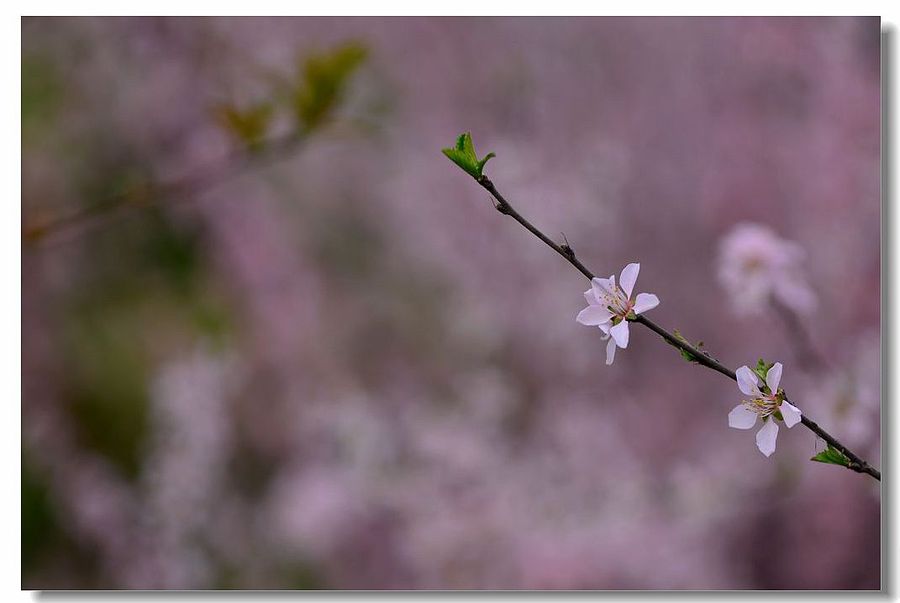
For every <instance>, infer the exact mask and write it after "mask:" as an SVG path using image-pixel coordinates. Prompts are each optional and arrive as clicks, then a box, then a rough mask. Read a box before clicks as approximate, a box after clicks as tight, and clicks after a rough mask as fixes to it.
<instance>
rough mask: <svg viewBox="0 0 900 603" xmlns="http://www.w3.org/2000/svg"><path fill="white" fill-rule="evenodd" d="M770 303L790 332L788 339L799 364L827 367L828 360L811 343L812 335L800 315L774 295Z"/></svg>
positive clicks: (815, 367) (808, 367) (811, 367)
mask: <svg viewBox="0 0 900 603" xmlns="http://www.w3.org/2000/svg"><path fill="white" fill-rule="evenodd" d="M771 303H772V306H773V307H774V308H775V311H776V312H777V313H778V316H779V317H780V318H781V321H782V322H783V323H784V326H785V328H787V330H788V332H789V333H790V334H789V336H788V341H789V342H790V343H791V345H792V346H793V347H794V354H795V355H796V356H797V360H798V361H799V362H800V365H801V366H803V367H805V368H807V369H817V368H825V367H827V366H828V362H827V361H826V360H825V358H824V357H823V356H822V354H820V353H819V351H818V350H817V349H816V346H815V344H813V340H812V336H811V335H810V333H809V331H807V329H806V327H805V326H804V325H803V321H802V320H801V319H800V316H798V315H797V313H796V312H795V311H794V310H792V309H791V308H789V307H788V306H786V305H785V304H784V303H782V302H781V301H779V300H778V299H777V298H775V297H774V296H773V297H772V300H771Z"/></svg>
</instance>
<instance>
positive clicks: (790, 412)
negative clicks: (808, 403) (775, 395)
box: [780, 400, 802, 429]
mask: <svg viewBox="0 0 900 603" xmlns="http://www.w3.org/2000/svg"><path fill="white" fill-rule="evenodd" d="M780 410H781V417H782V418H783V419H784V424H785V425H787V426H788V429H790V428H791V427H793V426H794V425H796V424H797V423H799V422H800V415H801V414H802V413H801V412H800V409H799V408H797V407H796V406H794V405H793V404H791V403H790V402H788V401H787V400H785V401H784V402H782V403H781V407H780Z"/></svg>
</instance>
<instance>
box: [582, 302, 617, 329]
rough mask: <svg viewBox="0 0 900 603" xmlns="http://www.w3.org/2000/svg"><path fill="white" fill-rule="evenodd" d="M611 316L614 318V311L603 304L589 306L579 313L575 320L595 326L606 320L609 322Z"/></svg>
mask: <svg viewBox="0 0 900 603" xmlns="http://www.w3.org/2000/svg"><path fill="white" fill-rule="evenodd" d="M610 318H612V312H610V311H609V310H607V309H606V308H604V307H603V306H588V307H587V308H585V309H584V310H582V311H581V312H579V313H578V316H576V317H575V320H576V321H577V322H578V323H580V324H583V325H587V326H589V327H595V326H597V325H601V324H603V323H605V322H609V319H610Z"/></svg>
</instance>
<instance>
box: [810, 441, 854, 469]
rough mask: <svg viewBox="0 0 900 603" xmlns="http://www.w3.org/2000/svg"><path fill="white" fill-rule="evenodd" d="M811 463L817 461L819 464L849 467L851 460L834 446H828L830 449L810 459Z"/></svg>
mask: <svg viewBox="0 0 900 603" xmlns="http://www.w3.org/2000/svg"><path fill="white" fill-rule="evenodd" d="M809 460H811V461H816V462H817V463H828V464H830V465H840V466H841V467H849V466H850V459H849V458H847V456H846V455H845V454H844V453H843V452H841V451H840V450H838V449H837V448H835V447H834V446H832V445H831V444H829V445H828V448H826V449H825V450H823V451H822V452H820V453H819V454H817V455H816V456H814V457H812V458H811V459H809Z"/></svg>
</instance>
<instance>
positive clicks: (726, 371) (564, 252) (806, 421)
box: [477, 176, 881, 481]
mask: <svg viewBox="0 0 900 603" xmlns="http://www.w3.org/2000/svg"><path fill="white" fill-rule="evenodd" d="M477 181H478V184H480V185H481V186H483V187H484V188H485V189H486V190H487V191H488V192H489V193H490V194H491V195H492V196H493V197H494V199H496V200H497V204H496V205H495V208H496V209H497V211H499V212H500V213H502V214H505V215H507V216H510V217H511V218H512V219H514V220H515V221H516V222H518V223H519V224H521V225H522V226H524V227H525V229H526V230H528V231H529V232H530V233H532V234H533V235H534V236H536V237H537V238H539V239H540V240H541V241H543V242H544V243H545V244H546V245H547V246H548V247H550V248H551V249H553V251H555V252H556V253H558V254H559V255H561V256H562V257H563V258H564V259H565V260H566V261H567V262H569V263H570V264H572V265H573V266H575V268H577V269H578V271H579V272H581V274H583V275H584V276H586V277H587V278H588V279H593V278H594V274H593V273H592V272H591V271H590V270H588V269H587V267H585V265H584V264H582V263H581V261H580V260H579V259H578V258H577V257H576V256H575V252H574V251H573V250H572V248H571V247H570V246H569V244H568V242H566V243H565V244H564V245H558V244H557V243H555V242H554V241H553V240H552V239H550V238H549V237H548V236H547V235H545V234H544V233H543V232H541V231H540V230H538V229H537V228H536V227H535V226H534V225H533V224H531V222H529V221H528V220H526V219H525V218H523V217H522V215H521V214H520V213H519V212H517V211H516V210H515V209H514V208H513V207H512V205H510V204H509V201H507V200H506V199H505V198H504V197H503V195H501V194H500V192H499V191H498V190H497V188H496V187H495V186H494V183H493V182H491V181H490V179H489V178H487V176H482V177H481V178H479V179H477ZM632 322H635V323H637V324H640V325H643V326H645V327H647V328H648V329H650V330H651V331H653V332H654V333H656V334H657V335H659V336H660V337H662V338H663V339H664V340H666V342H667V343H669V344H670V345H673V346H675V347H676V348H678V349H680V350H682V351H684V352H686V353H687V354H690V356H691V358H692V360H694V361H695V362H696V363H697V364H700V365H702V366H705V367H706V368H709V369H712V370H714V371H716V372H718V373H721V374H723V375H725V376H726V377H728V378H729V379H731V380H732V381H737V377H736V376H735V374H734V371H733V370H731V369H730V368H728V367H726V366H725V365H723V364H722V363H720V362H718V361H717V360H715V359H714V358H712V357H711V356H709V355H708V354H707V353H705V352H702V351H700V350H698V349H697V348H695V347H694V346H692V345H691V344H690V343H688V342H687V341H685V340H683V339H681V338H679V337H676V336H675V335H673V334H672V333H669V332H668V331H666V330H665V329H663V328H662V327H660V326H659V325H657V324H656V323H655V322H653V321H652V320H650V319H649V318H646V317H645V316H642V315H638V316H637V317H635V318H634V319H633V320H632ZM801 423H802V424H803V425H804V426H805V427H806V428H807V429H809V430H810V431H812V432H813V433H815V434H816V435H817V436H819V437H820V438H822V439H823V440H825V441H826V442H828V444H830V445H831V446H833V447H834V448H836V449H838V450H840V451H841V453H843V454H844V455H845V456H846V457H847V458H848V459H850V463H849V464H848V465H847V468H848V469H850V470H852V471H856V472H857V473H866V474H868V475H870V476H872V477H874V478H875V479H877V480H879V481H881V472H880V471H878V470H877V469H875V468H873V467H872V466H870V465H869V464H868V463H867V462H866V461H864V460H863V459H861V458H860V457H859V456H857V455H856V454H854V453H853V452H852V451H851V450H850V449H849V448H847V447H846V446H844V445H843V444H841V443H840V442H839V441H838V440H837V439H836V438H835V437H834V436H832V435H831V434H829V433H828V432H827V431H825V430H824V429H822V428H821V427H819V425H818V424H817V423H816V422H815V421H813V420H812V419H810V418H809V417H807V416H806V413H803V414H802V415H801Z"/></svg>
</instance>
